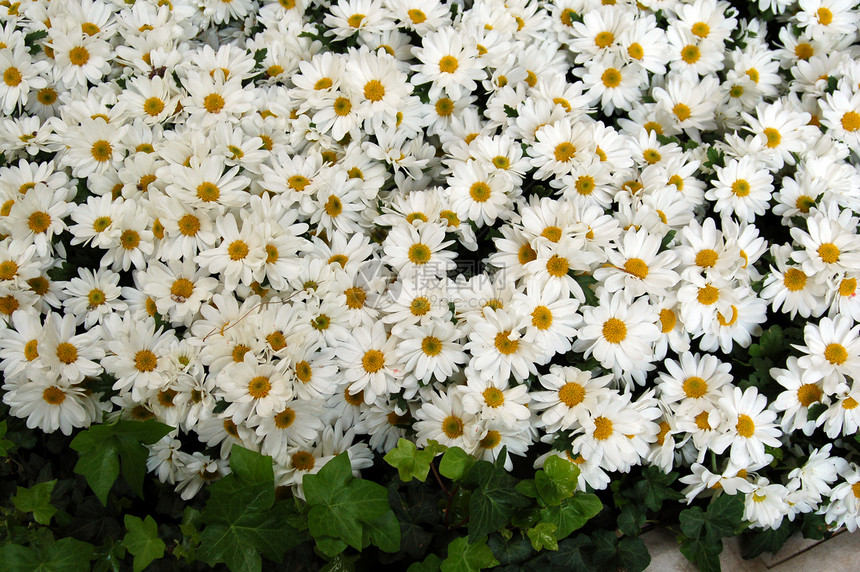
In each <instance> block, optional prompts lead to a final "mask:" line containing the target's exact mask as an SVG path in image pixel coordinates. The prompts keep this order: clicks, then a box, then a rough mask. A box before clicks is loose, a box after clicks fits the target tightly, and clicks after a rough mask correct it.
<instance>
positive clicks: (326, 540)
mask: <svg viewBox="0 0 860 572" xmlns="http://www.w3.org/2000/svg"><path fill="white" fill-rule="evenodd" d="M314 540H315V541H316V543H317V548H319V551H320V552H322V553H323V554H324V555H325V556H327V557H329V558H334V557H335V556H337V555H338V554H340V553H341V552H343V551H344V550H346V542H344V541H343V540H341V539H340V538H332V537H331V536H320V537H319V538H315V539H314Z"/></svg>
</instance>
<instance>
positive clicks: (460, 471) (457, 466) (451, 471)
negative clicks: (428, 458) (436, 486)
mask: <svg viewBox="0 0 860 572" xmlns="http://www.w3.org/2000/svg"><path fill="white" fill-rule="evenodd" d="M474 463H475V458H474V457H472V456H471V455H470V454H468V453H467V452H466V451H464V450H463V449H461V448H460V447H451V448H450V449H448V450H447V451H445V453H444V454H443V455H442V460H441V461H439V472H440V473H441V474H442V476H443V477H448V478H449V479H451V480H452V481H459V480H460V479H462V478H463V475H465V474H466V472H467V471H468V470H469V469H470V468H472V465H473V464H474Z"/></svg>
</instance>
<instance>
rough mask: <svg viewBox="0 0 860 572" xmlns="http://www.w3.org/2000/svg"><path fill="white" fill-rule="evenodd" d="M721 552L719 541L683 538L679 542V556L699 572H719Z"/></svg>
mask: <svg viewBox="0 0 860 572" xmlns="http://www.w3.org/2000/svg"><path fill="white" fill-rule="evenodd" d="M722 551H723V542H722V540H719V539H717V540H714V539H708V538H699V537H696V538H684V539H683V540H682V542H681V554H683V555H684V556H685V557H686V558H687V560H689V561H690V562H692V563H694V564H695V565H696V566H698V568H699V570H700V572H720V552H722Z"/></svg>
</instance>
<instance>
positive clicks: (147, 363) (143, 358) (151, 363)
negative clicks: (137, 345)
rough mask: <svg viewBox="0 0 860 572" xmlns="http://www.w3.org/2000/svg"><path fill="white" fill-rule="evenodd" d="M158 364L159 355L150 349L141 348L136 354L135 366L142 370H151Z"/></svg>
mask: <svg viewBox="0 0 860 572" xmlns="http://www.w3.org/2000/svg"><path fill="white" fill-rule="evenodd" d="M157 366H158V357H157V356H156V355H155V354H154V353H152V352H151V351H149V350H140V351H138V352H137V353H135V354H134V367H135V369H136V370H137V371H140V372H144V373H147V372H150V371H153V370H155V368H156V367H157Z"/></svg>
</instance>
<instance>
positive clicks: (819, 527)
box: [800, 512, 830, 540]
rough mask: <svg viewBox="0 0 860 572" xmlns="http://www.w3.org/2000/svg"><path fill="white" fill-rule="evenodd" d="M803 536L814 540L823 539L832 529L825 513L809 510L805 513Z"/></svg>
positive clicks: (802, 527) (802, 528)
mask: <svg viewBox="0 0 860 572" xmlns="http://www.w3.org/2000/svg"><path fill="white" fill-rule="evenodd" d="M800 530H801V532H803V538H810V539H812V540H823V539H824V537H825V536H826V535H827V533H828V532H829V530H830V527H828V526H827V521H826V520H824V515H823V514H815V513H812V512H808V513H806V514H804V515H803V524H802V526H801V528H800Z"/></svg>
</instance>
